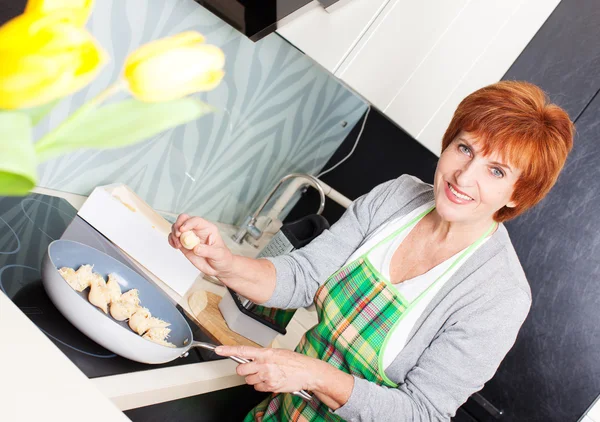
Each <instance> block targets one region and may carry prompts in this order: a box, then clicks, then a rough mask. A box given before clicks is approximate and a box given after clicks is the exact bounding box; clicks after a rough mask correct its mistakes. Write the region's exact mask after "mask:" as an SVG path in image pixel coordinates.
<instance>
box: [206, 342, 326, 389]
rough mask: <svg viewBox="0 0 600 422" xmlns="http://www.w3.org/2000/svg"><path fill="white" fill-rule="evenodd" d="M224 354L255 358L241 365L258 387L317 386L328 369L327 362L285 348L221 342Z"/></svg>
mask: <svg viewBox="0 0 600 422" xmlns="http://www.w3.org/2000/svg"><path fill="white" fill-rule="evenodd" d="M215 352H216V353H217V354H218V355H221V356H239V357H241V358H245V359H249V360H252V362H249V363H242V364H240V365H238V367H237V373H238V375H241V376H243V377H246V383H248V384H250V385H253V386H254V388H255V389H256V390H257V391H268V392H274V393H291V392H294V391H299V390H315V388H316V386H317V384H318V382H319V379H320V378H321V376H322V375H324V374H325V373H326V372H328V371H327V368H324V367H323V365H326V366H329V365H328V364H327V363H325V362H323V361H321V360H318V359H313V358H309V357H308V356H304V355H302V354H300V353H295V352H292V351H290V350H285V349H271V348H266V349H259V348H256V347H249V346H219V347H217V348H216V349H215Z"/></svg>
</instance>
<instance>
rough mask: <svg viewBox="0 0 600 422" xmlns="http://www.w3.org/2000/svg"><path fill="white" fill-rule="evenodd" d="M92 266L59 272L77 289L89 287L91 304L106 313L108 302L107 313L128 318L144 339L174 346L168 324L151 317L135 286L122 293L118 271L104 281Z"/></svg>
mask: <svg viewBox="0 0 600 422" xmlns="http://www.w3.org/2000/svg"><path fill="white" fill-rule="evenodd" d="M92 270H93V266H92V265H82V266H80V267H79V269H77V271H75V270H74V269H73V268H69V267H62V268H60V269H59V270H58V272H59V274H60V275H61V276H62V277H63V278H64V279H65V280H66V281H67V283H69V285H70V286H71V287H72V288H73V289H75V290H77V291H78V292H82V291H83V290H85V289H86V288H88V287H90V292H89V294H88V300H89V301H90V303H91V304H92V305H94V306H96V307H98V308H100V309H101V310H102V311H103V312H104V313H106V314H108V311H109V305H110V315H111V316H112V317H113V318H114V319H116V320H117V321H125V320H127V319H129V327H130V328H131V329H132V330H133V331H134V332H136V333H137V334H139V335H140V336H142V337H144V338H145V339H146V340H149V341H152V342H154V343H157V344H160V345H162V346H166V347H177V346H175V345H174V344H173V343H169V342H168V341H167V338H168V337H169V333H170V332H171V330H170V329H169V328H167V327H168V326H169V325H171V324H169V323H168V322H166V321H163V320H162V319H160V318H156V317H153V316H152V314H151V313H150V311H149V310H148V309H147V308H143V307H142V306H141V303H140V298H139V291H138V290H137V289H131V290H128V291H126V292H125V293H121V285H120V283H119V276H118V275H117V274H114V273H111V274H109V275H108V282H106V281H105V280H104V277H102V276H101V275H100V274H98V273H94V272H93V271H92Z"/></svg>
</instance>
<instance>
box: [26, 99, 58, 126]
mask: <svg viewBox="0 0 600 422" xmlns="http://www.w3.org/2000/svg"><path fill="white" fill-rule="evenodd" d="M59 101H60V100H54V101H50V102H49V103H48V104H44V105H41V106H39V107H33V108H24V109H21V110H19V111H21V112H23V113H26V114H28V115H29V117H30V118H31V126H35V125H37V124H38V122H39V121H40V120H42V119H43V118H44V116H46V114H48V113H49V112H50V110H52V108H53V107H54V106H55V105H56V104H57V103H58V102H59Z"/></svg>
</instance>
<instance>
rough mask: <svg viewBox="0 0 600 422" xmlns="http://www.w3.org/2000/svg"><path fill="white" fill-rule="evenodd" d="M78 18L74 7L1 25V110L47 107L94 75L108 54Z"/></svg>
mask: <svg viewBox="0 0 600 422" xmlns="http://www.w3.org/2000/svg"><path fill="white" fill-rule="evenodd" d="M75 20H77V19H76V12H74V11H72V10H61V11H58V12H54V13H51V14H48V15H39V14H37V13H24V14H22V15H20V16H17V17H16V18H14V19H12V20H11V21H9V22H7V23H6V24H5V25H3V26H2V27H0V62H1V63H2V66H0V109H18V108H27V107H35V106H39V105H43V104H46V103H48V102H50V101H52V100H55V99H58V98H62V97H64V96H66V95H70V94H72V93H74V92H76V91H78V90H79V89H81V88H83V87H84V86H85V85H87V84H88V83H89V82H90V81H91V80H92V79H94V77H95V76H96V75H97V74H98V72H99V70H100V68H101V67H102V66H103V65H104V63H105V62H106V60H107V55H106V54H105V52H104V51H103V50H102V48H101V47H100V46H99V45H98V43H97V42H96V40H95V39H94V38H93V37H92V35H91V34H90V33H89V32H88V31H86V30H85V29H84V28H81V27H79V26H77V25H75V24H74V21H75Z"/></svg>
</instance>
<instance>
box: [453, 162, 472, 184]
mask: <svg viewBox="0 0 600 422" xmlns="http://www.w3.org/2000/svg"><path fill="white" fill-rule="evenodd" d="M475 167H476V166H475V165H474V163H473V160H470V161H468V162H466V163H464V165H463V166H462V167H460V168H458V169H457V170H456V172H455V173H454V178H455V179H456V183H457V184H458V187H459V188H460V187H469V186H473V185H475V179H476V177H475V173H476V168H475Z"/></svg>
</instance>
